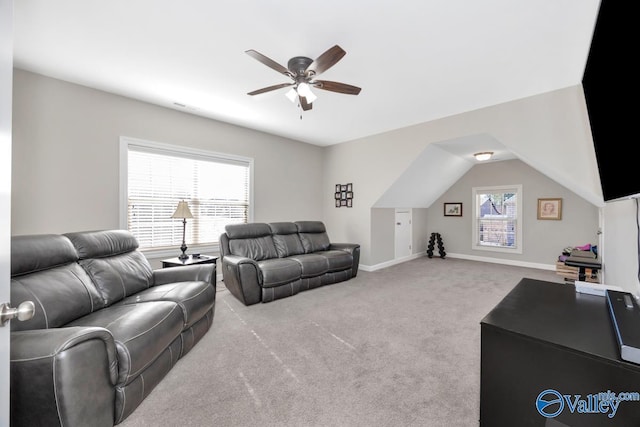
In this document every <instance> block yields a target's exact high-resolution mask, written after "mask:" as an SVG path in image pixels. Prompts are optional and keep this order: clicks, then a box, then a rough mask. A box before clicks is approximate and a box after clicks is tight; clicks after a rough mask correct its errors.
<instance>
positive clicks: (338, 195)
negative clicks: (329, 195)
mask: <svg viewBox="0 0 640 427" xmlns="http://www.w3.org/2000/svg"><path fill="white" fill-rule="evenodd" d="M333 197H334V199H335V200H336V208H341V207H347V208H352V207H353V184H352V183H348V184H336V192H335V194H334V196H333Z"/></svg>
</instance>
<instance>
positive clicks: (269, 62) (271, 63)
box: [245, 49, 293, 78]
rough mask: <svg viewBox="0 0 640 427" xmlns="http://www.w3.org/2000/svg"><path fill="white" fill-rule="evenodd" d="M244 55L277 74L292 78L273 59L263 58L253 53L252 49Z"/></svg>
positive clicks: (255, 52)
mask: <svg viewBox="0 0 640 427" xmlns="http://www.w3.org/2000/svg"><path fill="white" fill-rule="evenodd" d="M245 53H246V54H247V55H249V56H250V57H252V58H254V59H257V60H258V61H260V62H262V63H263V64H264V65H266V66H267V67H269V68H272V69H274V70H276V71H277V72H279V73H281V74H284V75H285V76H289V77H291V78H293V75H292V74H291V71H289V70H288V69H287V68H286V67H284V66H283V65H280V64H278V63H277V62H276V61H274V60H273V59H271V58H268V57H266V56H264V55H263V54H261V53H260V52H258V51H255V50H253V49H249V50H246V51H245Z"/></svg>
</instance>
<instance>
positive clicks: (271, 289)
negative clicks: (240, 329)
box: [220, 221, 360, 305]
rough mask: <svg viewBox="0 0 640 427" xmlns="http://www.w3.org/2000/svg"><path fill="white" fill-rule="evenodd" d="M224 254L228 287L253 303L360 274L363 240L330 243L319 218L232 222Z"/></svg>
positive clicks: (225, 235) (223, 245) (224, 241)
mask: <svg viewBox="0 0 640 427" xmlns="http://www.w3.org/2000/svg"><path fill="white" fill-rule="evenodd" d="M220 258H221V261H220V263H221V264H220V266H221V268H222V278H223V281H224V285H225V286H226V288H227V289H228V290H229V291H230V292H231V293H232V294H233V295H234V296H235V297H236V298H237V299H239V300H240V301H241V302H242V303H243V304H245V305H252V304H256V303H259V302H270V301H273V300H276V299H279V298H285V297H288V296H292V295H295V294H297V293H298V292H300V291H304V290H308V289H313V288H317V287H319V286H323V285H328V284H332V283H337V282H342V281H345V280H349V279H351V278H353V277H356V275H357V274H358V264H359V262H360V245H359V244H357V243H331V242H330V241H329V236H328V234H327V230H326V228H325V225H324V223H322V222H321V221H296V222H274V223H249V224H232V225H227V226H226V227H225V233H223V234H221V235H220Z"/></svg>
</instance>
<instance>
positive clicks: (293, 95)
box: [284, 88, 298, 104]
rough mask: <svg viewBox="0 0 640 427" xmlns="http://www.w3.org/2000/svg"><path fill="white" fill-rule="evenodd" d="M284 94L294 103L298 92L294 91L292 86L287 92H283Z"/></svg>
mask: <svg viewBox="0 0 640 427" xmlns="http://www.w3.org/2000/svg"><path fill="white" fill-rule="evenodd" d="M284 96H286V97H287V98H289V101H291V102H293V103H294V104H295V102H296V100H297V99H298V92H296V90H295V89H294V88H291V89H289V90H288V91H287V93H285V94H284Z"/></svg>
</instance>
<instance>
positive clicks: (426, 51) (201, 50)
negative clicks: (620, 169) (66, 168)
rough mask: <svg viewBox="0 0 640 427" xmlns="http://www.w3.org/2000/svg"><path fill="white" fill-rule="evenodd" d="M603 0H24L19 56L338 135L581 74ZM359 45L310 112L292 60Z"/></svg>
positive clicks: (161, 96)
mask: <svg viewBox="0 0 640 427" xmlns="http://www.w3.org/2000/svg"><path fill="white" fill-rule="evenodd" d="M598 6H599V0H536V1H528V2H518V1H513V0H485V1H477V0H447V1H436V0H420V1H418V0H411V1H401V2H398V1H390V0H384V1H375V2H371V1H364V0H358V1H346V2H345V1H338V0H325V1H323V2H322V4H319V3H317V2H300V1H294V0H280V1H277V2H268V1H260V0H239V1H235V0H234V1H229V0H224V1H215V2H212V1H207V0H194V1H190V2H186V3H185V2H172V1H157V0H136V1H128V0H112V1H108V2H105V1H99V0H83V1H78V0H56V1H55V2H53V1H49V0H27V1H17V2H15V11H14V12H15V36H14V43H15V45H14V52H15V54H14V63H15V66H16V67H18V68H22V69H25V70H28V71H33V72H36V73H39V74H44V75H47V76H51V77H54V78H58V79H62V80H66V81H70V82H74V83H78V84H81V85H85V86H89V87H93V88H97V89H101V90H105V91H108V92H112V93H116V94H120V95H124V96H128V97H132V98H136V99H140V100H143V101H146V102H150V103H154V104H158V105H162V106H165V107H168V108H174V109H178V110H182V111H185V112H188V113H192V114H197V115H201V116H205V117H209V118H213V119H216V120H221V121H225V122H229V123H233V124H236V125H240V126H244V127H248V128H252V129H257V130H260V131H264V132H268V133H272V134H276V135H280V136H284V137H288V138H292V139H295V140H299V141H302V142H307V143H311V144H316V145H320V146H327V145H332V144H337V143H341V142H345V141H350V140H354V139H358V138H362V137H366V136H370V135H375V134H379V133H382V132H387V131H390V130H393V129H399V128H403V127H406V126H410V125H415V124H418V123H423V122H428V121H431V120H435V119H439V118H443V117H448V116H451V115H455V114H460V113H463V112H466V111H472V110H476V109H479V108H483V107H486V106H491V105H497V104H501V103H504V102H508V101H512V100H517V99H522V98H526V97H529V96H532V95H536V94H541V93H546V92H550V91H554V90H557V89H561V88H565V87H570V86H574V85H578V84H580V82H581V79H582V74H583V71H584V66H585V63H586V58H587V53H588V50H589V46H590V41H591V37H592V33H593V27H594V23H595V19H596V16H597V11H598ZM336 44H337V45H339V46H341V47H342V48H343V49H344V50H345V51H346V52H347V53H346V55H345V56H344V57H343V58H342V59H341V60H340V61H339V62H338V63H337V64H336V65H335V66H333V67H331V68H330V69H329V70H327V71H326V72H325V73H323V75H322V78H323V79H326V80H331V81H339V82H345V83H349V84H352V85H355V86H358V87H361V88H362V91H361V93H360V94H359V95H357V96H349V95H344V94H339V93H332V92H327V91H317V92H318V93H316V95H317V96H318V99H317V100H316V101H315V102H314V103H313V109H312V110H310V111H305V112H302V111H301V110H300V108H299V107H298V106H296V104H293V103H291V102H289V100H287V98H286V97H285V96H284V93H285V92H286V89H282V90H275V91H272V92H269V93H265V94H261V95H256V96H248V95H247V93H248V92H250V91H252V90H255V89H257V88H262V87H266V86H270V85H274V84H278V83H285V82H287V81H288V80H287V79H286V78H284V76H283V75H281V74H279V73H277V72H275V71H274V70H273V69H269V68H268V67H265V66H264V65H262V64H260V63H258V62H257V61H256V60H255V59H253V58H251V57H250V56H248V55H247V54H245V51H246V50H248V49H255V50H257V51H259V52H261V53H262V54H264V55H266V56H268V57H269V58H271V59H273V60H274V61H276V62H278V63H280V64H284V65H286V64H287V61H288V60H289V59H290V58H292V57H294V56H307V57H310V58H316V57H317V56H319V55H320V54H322V53H323V52H324V51H326V50H327V49H329V48H330V47H331V46H334V45H336Z"/></svg>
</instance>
